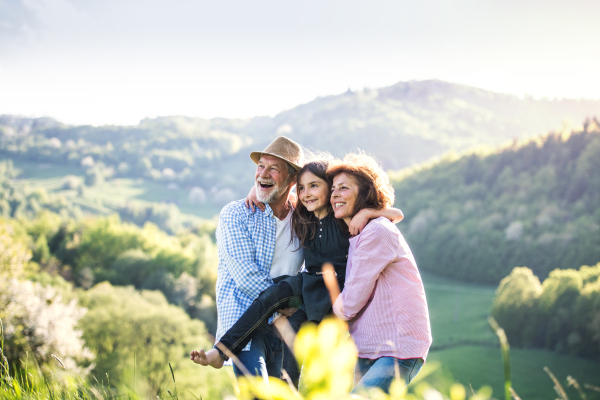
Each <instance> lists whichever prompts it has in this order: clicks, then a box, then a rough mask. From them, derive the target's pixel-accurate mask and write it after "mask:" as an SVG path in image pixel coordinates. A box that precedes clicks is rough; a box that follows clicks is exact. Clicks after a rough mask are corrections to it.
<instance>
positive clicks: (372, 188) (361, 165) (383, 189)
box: [327, 153, 395, 215]
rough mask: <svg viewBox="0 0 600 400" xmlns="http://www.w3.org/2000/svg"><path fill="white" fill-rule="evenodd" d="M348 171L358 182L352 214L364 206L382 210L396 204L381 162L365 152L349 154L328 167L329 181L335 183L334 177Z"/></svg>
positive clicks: (330, 183)
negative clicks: (356, 196)
mask: <svg viewBox="0 0 600 400" xmlns="http://www.w3.org/2000/svg"><path fill="white" fill-rule="evenodd" d="M342 173H346V174H348V175H350V176H352V177H353V178H354V180H355V181H356V183H357V184H358V198H357V199H356V203H355V205H354V210H353V211H352V215H355V214H356V213H357V212H359V211H360V210H362V209H363V208H374V209H376V210H381V209H384V208H387V207H391V206H392V205H393V204H394V201H395V197H394V188H393V187H392V185H391V184H390V179H389V177H388V175H387V174H386V173H385V172H384V171H383V169H382V168H381V166H380V165H379V163H378V162H377V161H376V160H375V159H374V158H373V157H371V156H368V155H366V154H364V153H350V154H347V155H346V156H345V157H344V159H343V160H342V161H339V162H335V163H331V164H330V166H329V168H328V169H327V183H329V186H332V184H333V178H335V177H336V176H337V175H339V174H342Z"/></svg>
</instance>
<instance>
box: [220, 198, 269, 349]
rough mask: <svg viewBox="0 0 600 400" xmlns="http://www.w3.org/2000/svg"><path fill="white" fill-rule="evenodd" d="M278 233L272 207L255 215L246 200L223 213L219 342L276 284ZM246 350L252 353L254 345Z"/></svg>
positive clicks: (235, 203)
mask: <svg viewBox="0 0 600 400" xmlns="http://www.w3.org/2000/svg"><path fill="white" fill-rule="evenodd" d="M276 232H277V220H276V218H275V216H274V215H273V210H271V207H269V205H267V206H266V209H265V211H264V212H262V211H260V210H259V209H258V208H257V209H256V211H255V212H252V211H251V210H248V209H247V208H246V206H245V205H244V200H238V201H234V202H231V203H229V204H227V205H226V206H225V207H223V209H222V210H221V214H220V215H219V224H218V225H217V247H218V249H219V269H218V275H217V293H216V295H217V299H216V300H217V314H218V323H217V337H216V340H217V341H218V340H219V339H220V338H221V336H223V335H224V334H225V332H227V330H229V328H231V327H232V326H233V324H234V323H235V322H236V321H237V320H238V319H239V318H240V317H241V316H242V314H243V313H244V311H246V310H247V309H248V307H250V304H251V303H252V301H254V299H256V298H257V297H258V295H259V294H260V293H261V292H262V291H263V290H265V289H266V288H268V287H269V286H271V285H272V284H273V280H272V279H271V278H270V276H269V273H270V270H271V261H272V260H273V252H274V251H275V235H276ZM244 350H250V343H248V345H247V346H246V347H245V348H244Z"/></svg>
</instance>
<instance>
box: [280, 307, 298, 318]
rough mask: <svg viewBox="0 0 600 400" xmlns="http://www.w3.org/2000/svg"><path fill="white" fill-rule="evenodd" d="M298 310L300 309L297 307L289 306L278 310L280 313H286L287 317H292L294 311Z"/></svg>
mask: <svg viewBox="0 0 600 400" xmlns="http://www.w3.org/2000/svg"><path fill="white" fill-rule="evenodd" d="M296 310H298V309H297V308H295V307H288V308H284V309H282V310H277V312H278V313H280V314H282V315H285V316H286V317H291V316H292V314H293V313H295V312H296Z"/></svg>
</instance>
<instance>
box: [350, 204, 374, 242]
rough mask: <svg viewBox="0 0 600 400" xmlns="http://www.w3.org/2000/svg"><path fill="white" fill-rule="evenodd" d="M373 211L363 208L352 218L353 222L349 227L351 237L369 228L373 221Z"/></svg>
mask: <svg viewBox="0 0 600 400" xmlns="http://www.w3.org/2000/svg"><path fill="white" fill-rule="evenodd" d="M371 218H372V216H371V210H369V209H368V208H363V209H362V210H360V211H359V212H357V213H356V215H354V217H352V221H350V225H348V229H349V230H350V235H352V236H356V235H358V234H359V233H361V232H362V230H363V229H364V228H365V226H367V222H369V219H371Z"/></svg>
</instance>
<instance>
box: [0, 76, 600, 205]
mask: <svg viewBox="0 0 600 400" xmlns="http://www.w3.org/2000/svg"><path fill="white" fill-rule="evenodd" d="M598 114H600V101H592V100H536V99H533V98H525V99H520V98H518V97H515V96H510V95H505V94H499V93H494V92H490V91H486V90H482V89H477V88H472V87H467V86H461V85H456V84H451V83H446V82H441V81H420V82H416V81H411V82H401V83H398V84H396V85H393V86H390V87H386V88H381V89H365V90H361V91H356V92H351V91H348V92H346V93H344V94H340V95H335V96H327V97H320V98H317V99H315V100H313V101H311V102H309V103H307V104H304V105H300V106H298V107H295V108H293V109H291V110H287V111H284V112H282V113H280V114H278V115H276V116H275V117H272V118H271V117H256V118H251V119H223V118H216V119H211V120H206V119H200V118H188V117H160V118H155V119H145V120H143V121H141V122H140V123H139V124H138V125H137V126H101V127H91V126H67V125H64V124H61V123H59V122H57V121H54V120H52V119H50V118H38V119H28V118H19V117H14V116H0V156H1V157H4V158H12V159H15V160H20V161H27V162H32V163H43V164H51V165H63V166H72V167H77V168H82V171H83V172H85V171H86V170H88V171H89V170H90V169H93V171H91V172H93V173H94V174H96V175H102V177H103V178H105V179H110V178H142V179H145V180H151V181H155V182H159V183H162V184H163V185H164V186H167V185H168V184H169V183H176V184H178V185H180V186H183V187H185V188H186V190H188V191H190V190H192V188H195V189H194V190H195V191H196V192H198V191H200V192H201V193H203V194H204V195H205V196H208V203H207V204H209V205H212V206H220V205H222V204H224V203H226V202H227V201H230V200H232V199H234V198H239V197H241V196H243V195H245V194H246V193H247V188H248V186H249V185H250V184H251V182H252V177H253V174H252V168H249V166H251V164H250V162H249V160H248V153H249V152H250V151H252V150H256V149H261V148H263V147H264V146H265V145H266V144H267V143H268V142H270V141H271V140H272V139H273V138H274V137H275V135H277V134H283V135H286V136H289V137H290V138H292V139H295V140H297V141H298V142H300V143H301V144H303V145H304V146H306V147H308V148H312V149H318V150H324V151H329V152H332V153H334V154H337V155H343V154H344V153H346V152H348V151H350V150H354V149H356V148H361V149H363V150H365V151H367V152H368V153H370V154H373V155H375V156H377V157H378V158H379V159H380V160H381V161H382V162H383V164H384V166H385V168H386V169H400V168H404V167H407V166H411V165H415V164H418V163H422V162H424V161H426V160H429V159H431V158H432V157H437V156H440V155H442V154H444V153H446V152H448V151H462V150H464V149H467V148H470V147H473V146H479V145H487V146H498V145H500V144H502V143H505V142H506V141H507V140H512V139H518V138H524V137H530V136H532V135H536V134H540V133H543V132H546V131H548V130H550V129H554V128H556V127H557V126H559V125H560V124H561V122H562V121H564V120H566V119H567V120H571V121H575V122H580V121H583V120H584V119H585V118H586V117H590V116H593V115H598ZM169 197H171V196H170V194H169V193H165V198H166V199H167V198H169ZM200 197H202V196H200Z"/></svg>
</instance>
